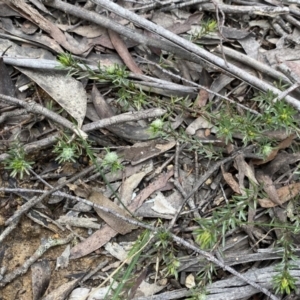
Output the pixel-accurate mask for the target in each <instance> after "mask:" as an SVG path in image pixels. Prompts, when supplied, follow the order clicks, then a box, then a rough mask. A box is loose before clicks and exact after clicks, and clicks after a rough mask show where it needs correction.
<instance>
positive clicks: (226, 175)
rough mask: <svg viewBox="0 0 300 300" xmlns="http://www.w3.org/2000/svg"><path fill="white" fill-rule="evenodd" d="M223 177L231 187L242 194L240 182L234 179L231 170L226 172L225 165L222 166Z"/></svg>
mask: <svg viewBox="0 0 300 300" xmlns="http://www.w3.org/2000/svg"><path fill="white" fill-rule="evenodd" d="M221 170H222V174H223V178H224V180H225V181H226V183H227V184H228V185H229V186H230V187H231V189H232V190H233V191H234V192H236V193H237V194H242V193H241V190H240V187H239V185H238V183H237V182H236V181H235V180H234V178H233V176H232V174H231V173H229V172H225V170H224V167H223V166H221Z"/></svg>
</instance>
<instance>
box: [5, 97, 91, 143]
mask: <svg viewBox="0 0 300 300" xmlns="http://www.w3.org/2000/svg"><path fill="white" fill-rule="evenodd" d="M0 100H2V101H3V102H5V103H8V104H10V105H16V106H21V107H24V108H25V109H26V110H27V111H28V112H32V113H36V114H41V115H43V116H45V117H47V118H49V119H51V120H53V121H54V122H56V123H58V124H60V125H62V126H64V127H66V128H68V129H70V130H72V131H73V132H74V133H76V134H77V135H78V136H80V137H82V138H87V134H86V133H84V132H83V131H82V130H81V129H79V128H78V127H77V126H76V125H74V124H73V123H71V122H70V121H68V120H67V119H65V118H63V117H62V116H60V115H58V114H56V113H55V112H53V111H51V110H49V109H47V108H46V107H43V106H41V105H40V104H38V103H36V102H34V101H32V100H30V101H28V102H25V101H22V100H19V99H17V98H14V97H10V96H6V95H3V94H0Z"/></svg>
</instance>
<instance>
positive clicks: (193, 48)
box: [54, 0, 300, 111]
mask: <svg viewBox="0 0 300 300" xmlns="http://www.w3.org/2000/svg"><path fill="white" fill-rule="evenodd" d="M54 1H57V0H54ZM93 2H95V3H96V4H98V5H100V6H102V7H104V8H105V9H108V10H110V11H113V12H114V13H115V14H117V15H119V16H121V17H123V18H125V19H128V20H130V21H132V22H134V23H135V24H138V25H139V26H141V27H143V28H146V29H147V30H150V31H152V32H154V33H156V34H159V35H161V36H162V37H164V38H166V39H168V40H169V41H172V42H174V43H176V44H177V45H178V46H180V47H182V48H184V49H186V50H188V51H190V52H192V53H194V54H195V55H197V56H199V57H200V58H202V59H203V60H204V61H206V62H209V63H211V64H212V65H215V66H218V67H220V68H221V69H223V70H224V71H226V72H228V73H230V74H232V75H233V76H234V77H237V78H239V79H241V80H244V81H246V82H247V83H248V84H250V85H252V86H254V87H256V88H258V89H259V90H262V91H264V92H267V91H268V90H270V91H272V92H273V93H274V94H277V95H278V94H280V90H279V89H277V88H275V87H274V86H272V85H270V84H268V83H266V82H264V81H261V80H260V79H258V78H257V77H255V76H253V75H251V74H248V73H246V72H245V71H243V70H242V69H240V68H238V67H236V66H234V65H233V64H230V63H228V64H227V65H226V63H225V62H224V60H223V59H222V58H220V57H217V56H215V55H213V54H212V53H210V52H208V51H206V50H205V49H203V48H200V47H198V46H197V45H195V44H193V43H191V42H189V41H187V40H186V39H184V38H181V37H179V36H178V35H176V34H174V33H172V32H170V31H168V30H166V29H165V28H163V27H162V26H159V25H156V24H154V23H152V22H150V21H148V20H146V19H144V18H142V17H140V16H138V15H137V14H135V13H133V12H130V11H128V10H126V9H124V8H123V7H121V6H119V5H117V4H115V3H113V2H112V1H107V0H93ZM220 8H221V9H222V10H224V9H223V7H222V6H220ZM274 9H280V10H281V11H284V12H285V13H287V12H289V9H288V8H280V7H279V8H278V7H275V8H274ZM272 10H273V8H272ZM224 11H225V10H224ZM176 49H177V48H176ZM176 49H173V51H172V52H173V53H176ZM176 54H178V53H176ZM285 100H286V101H287V102H288V103H290V104H291V105H293V106H294V107H295V108H297V109H298V110H299V111H300V102H299V101H298V100H297V99H295V98H293V97H291V96H287V97H286V98H285Z"/></svg>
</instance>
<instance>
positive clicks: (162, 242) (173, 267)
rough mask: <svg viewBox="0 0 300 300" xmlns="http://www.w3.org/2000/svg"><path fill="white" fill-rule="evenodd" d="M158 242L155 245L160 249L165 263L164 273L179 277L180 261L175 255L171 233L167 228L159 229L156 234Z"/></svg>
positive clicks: (159, 251)
mask: <svg viewBox="0 0 300 300" xmlns="http://www.w3.org/2000/svg"><path fill="white" fill-rule="evenodd" d="M156 238H157V242H156V243H155V247H156V248H157V249H158V253H159V255H160V256H161V258H162V261H163V263H164V265H165V268H164V269H163V273H164V274H165V276H174V277H175V278H176V279H177V278H178V271H177V269H178V267H179V266H180V262H179V260H178V259H177V257H176V256H175V254H174V253H175V249H174V248H173V244H172V241H171V240H170V235H169V232H168V231H167V230H163V229H162V230H159V231H158V233H157V234H156Z"/></svg>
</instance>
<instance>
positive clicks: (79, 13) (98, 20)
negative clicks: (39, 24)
mask: <svg viewBox="0 0 300 300" xmlns="http://www.w3.org/2000/svg"><path fill="white" fill-rule="evenodd" d="M45 4H46V5H48V6H51V7H54V8H57V9H59V10H62V11H63V12H65V13H69V14H71V15H74V16H76V17H78V18H81V19H84V20H87V21H90V22H92V23H95V24H98V25H100V26H103V27H105V28H107V29H111V30H114V31H116V32H117V33H119V34H120V35H121V36H125V37H127V38H129V39H131V40H134V41H137V42H139V43H141V44H145V45H148V46H152V47H156V48H158V49H163V50H165V51H168V52H173V51H174V48H177V50H176V51H177V53H178V55H181V57H185V58H186V59H191V60H192V54H190V53H189V52H188V51H186V50H184V49H180V48H178V47H176V45H174V44H173V43H171V42H169V41H167V40H161V39H154V38H152V37H150V36H146V35H145V34H140V33H138V32H136V31H134V30H132V29H129V28H127V27H125V26H123V25H121V24H119V23H116V22H115V21H113V20H111V19H109V18H106V17H105V16H102V15H99V14H97V13H95V12H93V11H88V10H85V9H83V8H80V7H77V6H74V5H71V4H68V3H65V2H63V1H60V0H48V1H45ZM198 62H199V61H198Z"/></svg>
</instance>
